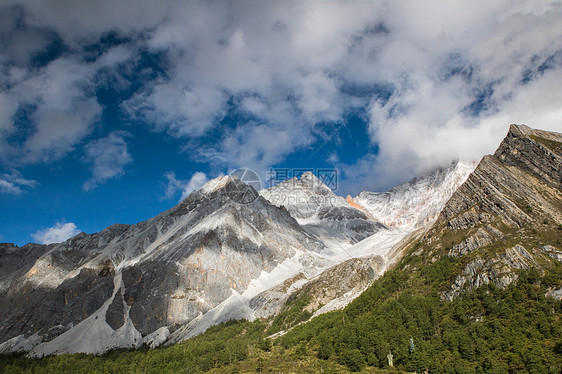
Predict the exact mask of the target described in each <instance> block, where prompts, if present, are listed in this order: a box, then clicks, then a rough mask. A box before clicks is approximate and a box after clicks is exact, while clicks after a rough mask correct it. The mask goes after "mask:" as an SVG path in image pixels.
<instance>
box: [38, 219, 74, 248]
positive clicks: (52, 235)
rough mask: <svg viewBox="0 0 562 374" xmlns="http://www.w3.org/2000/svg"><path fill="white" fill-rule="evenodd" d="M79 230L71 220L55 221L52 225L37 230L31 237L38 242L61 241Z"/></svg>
mask: <svg viewBox="0 0 562 374" xmlns="http://www.w3.org/2000/svg"><path fill="white" fill-rule="evenodd" d="M79 233H80V230H79V229H78V228H77V227H76V225H75V224H74V223H72V222H67V223H61V222H57V223H56V224H55V225H54V226H53V227H49V228H46V229H44V230H39V231H37V232H36V233H35V234H32V235H31V237H32V238H33V240H35V241H36V242H38V243H40V244H51V243H62V242H64V241H65V240H67V239H70V238H72V237H73V236H74V235H76V234H79Z"/></svg>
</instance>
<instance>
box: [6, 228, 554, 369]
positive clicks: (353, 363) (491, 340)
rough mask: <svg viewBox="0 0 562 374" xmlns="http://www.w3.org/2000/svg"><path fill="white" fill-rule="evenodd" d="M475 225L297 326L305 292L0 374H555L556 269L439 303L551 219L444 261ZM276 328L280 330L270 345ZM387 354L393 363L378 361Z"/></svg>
mask: <svg viewBox="0 0 562 374" xmlns="http://www.w3.org/2000/svg"><path fill="white" fill-rule="evenodd" d="M478 227H480V226H478ZM478 227H475V228H472V229H464V230H457V231H446V228H445V226H444V225H442V226H440V227H439V226H437V227H436V228H435V229H434V230H432V231H431V232H430V233H427V235H426V238H422V239H420V240H419V241H417V242H415V243H412V246H411V250H410V254H408V255H406V256H405V258H404V259H403V260H402V261H401V262H400V263H399V264H398V265H397V266H396V267H395V268H394V269H392V270H390V271H388V272H387V273H386V274H385V275H384V276H382V277H380V278H379V279H378V280H377V281H375V282H374V283H373V285H372V286H371V287H370V288H369V289H367V290H366V291H365V292H364V293H363V294H362V295H361V296H360V297H358V298H357V299H356V300H355V301H354V302H352V303H351V304H350V305H348V306H347V307H346V308H345V309H344V310H341V311H335V312H331V313H327V314H324V315H321V316H318V317H316V318H314V319H312V320H310V321H308V322H306V323H301V322H303V321H306V320H308V319H309V318H310V317H311V315H312V313H310V312H309V311H307V310H305V307H306V306H307V305H309V303H310V297H309V296H308V295H306V294H303V295H301V296H299V297H296V298H294V299H291V300H289V302H288V303H287V305H286V307H285V309H284V311H283V312H282V313H280V314H279V315H278V316H276V317H275V318H273V319H271V320H269V321H255V322H248V321H231V322H228V323H225V324H221V325H218V326H214V327H212V328H210V329H209V330H207V332H205V333H204V334H202V335H201V336H198V337H195V338H192V339H190V340H188V341H186V342H182V343H179V344H175V345H172V346H165V347H160V348H157V349H153V350H149V349H147V348H146V347H143V348H141V349H139V350H136V351H124V350H120V351H113V352H110V353H108V354H105V355H103V356H95V355H84V354H73V355H71V354H64V355H60V356H51V357H46V358H44V359H28V358H25V357H24V356H21V355H15V356H7V357H6V356H5V357H0V372H1V373H202V372H209V373H261V372H286V373H291V372H292V373H317V372H324V373H341V372H359V371H361V372H368V373H390V372H412V371H416V370H424V369H429V371H430V372H431V373H560V372H561V371H562V321H561V316H562V301H560V300H555V299H553V298H549V297H545V294H546V293H547V292H548V291H550V290H552V289H555V288H556V289H557V288H560V287H562V264H560V263H558V262H555V261H551V260H550V259H549V258H548V256H546V255H540V254H538V255H537V256H535V258H536V260H537V263H538V266H540V269H543V270H539V269H538V268H531V269H528V270H517V272H518V273H517V275H518V280H517V281H516V282H513V283H512V284H511V285H510V286H509V287H507V288H506V289H500V288H497V287H495V286H494V285H493V284H490V285H484V286H481V287H479V288H478V289H476V290H472V291H467V292H465V293H461V295H460V297H458V298H457V299H455V300H454V301H452V302H448V301H443V300H442V299H441V297H440V295H441V294H442V292H443V291H445V290H447V289H449V287H450V285H451V283H452V282H453V281H454V280H455V278H456V277H457V275H458V274H459V273H461V272H462V269H464V267H465V266H466V264H467V262H468V261H471V260H472V259H474V258H475V256H481V257H482V258H484V259H489V258H492V257H493V256H498V255H499V254H501V253H503V252H504V251H505V249H506V248H511V247H512V246H513V245H515V244H519V243H520V244H522V245H524V246H525V247H526V248H529V249H533V248H540V246H542V245H544V244H548V243H558V244H559V240H560V226H559V225H558V224H554V223H552V222H550V221H549V222H548V223H546V224H545V223H543V221H538V222H537V224H536V225H534V226H531V227H526V228H523V229H514V228H509V227H503V226H497V227H498V228H499V229H501V231H502V233H503V235H504V237H503V238H502V239H500V240H499V241H497V242H495V243H493V244H491V245H488V246H486V247H482V248H479V249H477V250H475V251H474V252H472V253H469V254H466V255H464V256H462V257H460V258H454V257H449V256H447V255H446V254H447V253H448V251H449V249H450V248H452V246H454V245H455V244H458V243H459V242H461V241H462V240H464V239H465V238H466V237H467V236H469V235H472V234H473V233H474V232H475V231H476V230H477V229H478ZM533 231H534V232H533ZM445 233H446V234H445ZM430 239H431V242H430V243H429V241H430ZM437 248H439V249H437ZM546 269H548V270H547V271H545V270H546ZM282 330H285V331H287V330H289V331H288V332H287V333H286V334H285V335H282V336H280V337H278V338H277V339H272V338H268V336H270V335H271V334H274V333H276V332H279V331H282ZM410 339H413V342H414V346H413V349H412V346H411V345H410ZM389 352H391V353H392V355H393V359H394V360H393V361H394V367H389V365H388V358H387V355H388V354H389Z"/></svg>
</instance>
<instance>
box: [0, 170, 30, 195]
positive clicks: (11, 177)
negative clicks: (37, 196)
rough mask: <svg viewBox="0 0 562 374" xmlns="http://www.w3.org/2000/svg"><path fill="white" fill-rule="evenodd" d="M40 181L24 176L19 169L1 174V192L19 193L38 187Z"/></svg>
mask: <svg viewBox="0 0 562 374" xmlns="http://www.w3.org/2000/svg"><path fill="white" fill-rule="evenodd" d="M38 184H39V183H37V181H34V180H32V179H26V178H24V177H23V176H22V175H21V173H19V172H18V171H15V170H12V172H11V173H9V174H7V173H4V174H0V192H3V193H9V194H14V195H19V194H21V193H22V192H23V191H25V190H27V189H30V188H33V187H36V186H37V185H38Z"/></svg>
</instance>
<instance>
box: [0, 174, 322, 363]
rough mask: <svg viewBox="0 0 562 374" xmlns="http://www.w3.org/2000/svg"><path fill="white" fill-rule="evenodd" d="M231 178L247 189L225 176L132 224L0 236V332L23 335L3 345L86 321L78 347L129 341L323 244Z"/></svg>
mask: <svg viewBox="0 0 562 374" xmlns="http://www.w3.org/2000/svg"><path fill="white" fill-rule="evenodd" d="M229 185H231V187H232V188H231V190H238V191H240V190H243V189H245V188H249V189H251V187H249V186H246V185H244V184H243V183H242V182H240V181H239V180H236V179H231V178H230V177H224V178H222V179H221V180H216V181H213V182H212V183H211V182H210V183H209V184H208V185H206V186H205V187H204V188H203V189H202V190H200V191H196V192H194V193H192V194H191V195H190V196H188V197H187V198H186V199H185V200H184V201H182V202H181V203H180V204H179V205H177V206H176V207H174V208H172V209H171V210H169V211H167V212H164V213H162V214H160V215H158V216H156V217H154V218H152V219H150V220H148V221H145V222H141V223H139V224H137V225H113V226H110V227H108V228H107V229H105V230H103V231H101V232H100V233H97V234H92V235H86V234H79V235H77V236H75V237H74V238H72V239H70V240H68V241H66V242H65V243H61V244H58V245H50V246H39V245H28V246H25V247H22V248H21V249H20V248H17V247H14V246H11V245H7V244H3V245H2V246H0V251H1V252H0V253H1V254H2V263H1V264H0V266H1V267H2V269H3V270H4V272H3V273H2V279H1V280H2V282H4V284H5V286H4V287H3V288H1V289H0V297H1V299H2V300H3V301H4V302H3V303H2V305H0V342H5V341H8V340H10V339H12V338H16V337H20V338H18V339H19V340H18V344H10V345H9V346H10V347H11V348H9V347H8V345H4V346H3V348H2V347H0V350H2V349H4V351H6V349H7V350H8V351H9V350H10V349H20V348H22V347H24V346H25V347H24V348H22V349H29V344H28V345H25V344H20V343H19V342H20V341H21V339H22V338H21V337H23V339H28V340H29V338H30V337H31V336H37V337H38V339H35V338H34V339H35V340H33V344H32V345H37V344H39V343H41V342H48V341H51V340H52V341H53V342H57V343H56V344H55V343H49V344H47V345H45V344H41V345H40V346H38V347H37V354H39V355H41V354H49V353H50V352H54V351H57V350H59V349H60V350H63V351H65V350H66V349H68V348H67V347H71V346H72V343H73V339H75V335H77V332H74V331H82V330H80V329H84V328H83V327H81V326H85V325H84V324H86V323H87V324H89V325H88V326H90V325H91V326H95V327H89V328H88V329H87V331H88V332H87V334H85V335H84V336H82V338H81V339H82V340H83V341H85V340H88V334H94V335H95V336H96V338H93V336H92V340H95V341H96V344H95V345H92V346H88V345H84V342H83V341H82V342H81V345H80V347H81V348H80V349H81V350H82V351H85V352H93V353H99V352H100V351H103V350H105V349H107V348H110V347H119V346H121V345H120V344H123V346H131V344H133V346H134V345H136V344H137V343H138V336H139V335H140V334H142V335H143V336H144V335H149V334H151V333H153V332H155V331H157V330H159V329H161V328H164V327H166V328H170V329H172V330H173V329H175V328H177V327H178V326H180V325H183V324H186V323H188V322H190V321H191V320H192V319H194V318H195V317H197V316H198V315H200V314H202V313H205V312H207V311H209V310H211V309H213V308H214V307H216V306H217V305H219V304H220V303H221V302H223V301H224V300H226V299H227V298H229V297H230V296H231V295H232V292H233V291H232V290H235V291H237V292H240V293H242V292H244V290H245V289H246V288H247V287H248V285H249V283H250V282H251V281H252V280H253V279H256V278H258V277H259V276H260V274H261V273H262V272H263V271H266V272H269V271H272V270H273V269H274V268H275V267H276V266H278V265H279V264H280V263H282V262H283V261H285V260H287V259H289V258H291V257H292V256H294V255H295V254H296V253H297V252H299V251H300V252H303V253H305V252H306V253H312V254H314V253H316V252H319V251H322V249H323V244H322V243H321V242H320V241H318V240H317V239H316V238H314V237H313V236H311V235H310V234H308V233H307V232H305V231H304V230H303V229H302V228H301V227H300V226H299V224H298V223H297V221H296V220H295V219H294V218H293V217H291V215H290V214H289V212H288V211H286V210H284V209H280V208H278V207H275V206H273V205H271V204H270V203H268V202H267V201H266V200H265V199H263V198H262V197H258V198H257V199H255V200H254V201H252V202H251V203H249V204H239V203H238V202H236V201H233V200H232V199H231V197H229V196H228V195H227V194H226V193H225V192H224V191H225V187H226V186H229ZM251 191H253V190H251ZM253 192H254V194H255V195H256V196H257V193H256V192H255V191H253ZM94 316H95V318H94ZM87 319H88V321H87ZM139 332H140V334H139ZM54 338H57V339H56V340H53V339H54ZM127 339H134V342H129V341H128V340H127ZM29 341H31V340H29ZM14 342H15V341H14ZM59 342H60V343H59ZM100 342H101V343H100ZM57 344H60V347H57ZM92 344H93V343H92ZM6 347H8V348H6ZM71 351H72V350H71Z"/></svg>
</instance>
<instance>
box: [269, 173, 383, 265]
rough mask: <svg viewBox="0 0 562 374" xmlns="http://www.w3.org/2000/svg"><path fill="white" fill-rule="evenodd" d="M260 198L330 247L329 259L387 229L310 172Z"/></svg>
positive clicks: (274, 187) (327, 252) (288, 181)
mask: <svg viewBox="0 0 562 374" xmlns="http://www.w3.org/2000/svg"><path fill="white" fill-rule="evenodd" d="M260 195H261V196H263V197H264V198H265V199H267V200H268V201H270V202H271V203H272V204H274V205H276V206H283V207H284V208H286V209H287V210H288V211H289V213H291V216H293V217H294V218H295V219H296V220H297V222H298V223H299V224H300V225H301V227H303V228H304V229H305V230H306V231H308V232H309V233H310V234H312V235H314V236H316V237H317V238H319V239H320V240H322V241H323V242H324V244H326V246H327V248H326V250H327V251H326V253H325V256H326V257H332V256H337V255H338V254H339V253H341V251H342V249H346V248H349V247H350V246H352V245H353V244H355V243H358V242H360V241H361V240H363V239H366V238H367V237H369V236H371V235H373V234H375V233H376V232H377V231H379V230H381V229H384V228H385V226H384V225H382V224H381V223H379V222H378V221H376V220H373V219H371V218H370V217H368V216H367V214H365V213H364V212H363V211H361V210H359V209H356V208H355V207H353V206H351V205H350V204H349V203H348V202H347V201H346V200H345V199H344V198H342V197H341V196H337V195H336V194H335V193H334V192H333V191H332V190H331V189H330V188H329V187H328V186H326V185H325V184H324V183H322V182H321V181H320V180H319V179H318V178H317V177H316V176H315V175H314V174H313V173H311V172H306V173H303V174H302V176H301V178H300V179H298V178H296V177H295V178H292V179H288V180H286V181H284V182H281V183H279V184H278V185H276V186H273V187H271V188H270V189H267V190H262V191H260Z"/></svg>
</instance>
